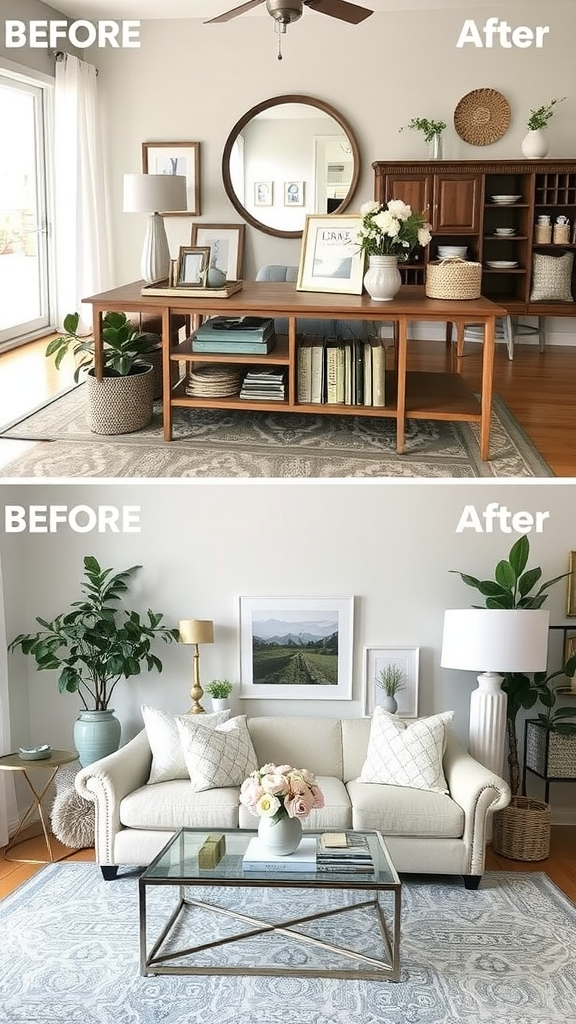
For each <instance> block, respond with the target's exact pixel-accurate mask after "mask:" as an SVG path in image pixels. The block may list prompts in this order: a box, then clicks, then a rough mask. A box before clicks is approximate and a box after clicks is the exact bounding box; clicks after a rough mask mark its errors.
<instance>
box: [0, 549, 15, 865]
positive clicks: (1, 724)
mask: <svg viewBox="0 0 576 1024" xmlns="http://www.w3.org/2000/svg"><path fill="white" fill-rule="evenodd" d="M9 753H10V705H9V700H8V655H7V652H6V624H5V617H4V586H3V582H2V565H1V563H0V754H9ZM12 774H13V773H12V772H0V846H6V843H7V842H8V831H9V825H10V822H11V821H15V819H16V800H15V796H14V782H13V779H12Z"/></svg>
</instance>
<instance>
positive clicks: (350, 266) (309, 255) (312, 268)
mask: <svg viewBox="0 0 576 1024" xmlns="http://www.w3.org/2000/svg"><path fill="white" fill-rule="evenodd" d="M361 223H362V220H361V217H360V216H354V215H350V216H347V215H346V214H342V215H334V214H333V215H332V216H326V215H324V214H316V213H310V214H308V215H307V216H306V223H305V226H304V233H303V236H302V248H301V252H300V265H299V268H298V280H297V283H296V288H297V289H298V290H299V291H309V292H341V293H343V294H348V295H361V294H362V286H363V277H364V253H363V252H362V250H361V249H360V247H359V245H358V241H357V231H358V228H359V227H360V225H361Z"/></svg>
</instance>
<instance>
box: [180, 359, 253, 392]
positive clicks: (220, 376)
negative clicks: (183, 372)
mask: <svg viewBox="0 0 576 1024" xmlns="http://www.w3.org/2000/svg"><path fill="white" fill-rule="evenodd" d="M242 377H243V370H238V369H234V368H233V367H231V366H217V365H212V364H208V365H207V366H200V367H199V368H198V369H196V370H191V371H190V374H189V376H188V381H187V383H186V394H187V395H190V396H191V397H192V398H226V397H228V396H229V395H239V394H240V387H241V384H242Z"/></svg>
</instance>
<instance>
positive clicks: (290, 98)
mask: <svg viewBox="0 0 576 1024" xmlns="http://www.w3.org/2000/svg"><path fill="white" fill-rule="evenodd" d="M283 103H301V104H303V105H305V106H307V107H316V108H317V109H318V110H321V111H322V113H324V114H328V116H329V117H331V118H333V120H334V121H336V123H337V124H338V125H339V126H340V128H341V129H342V131H343V132H344V133H345V135H346V136H347V138H348V141H349V142H350V147H351V150H352V159H353V173H352V180H351V182H350V188H349V189H348V192H347V194H346V197H345V198H344V199H343V200H342V202H341V203H340V205H339V206H338V207H337V208H336V209H335V210H334V211H333V212H334V213H343V212H344V210H345V209H346V207H347V206H348V205H349V203H350V202H351V201H352V198H353V196H354V192H355V191H356V187H357V185H358V178H359V176H360V151H359V149H358V143H357V142H356V139H355V137H354V133H353V131H352V129H351V127H350V125H349V124H348V122H347V121H346V120H345V118H343V117H342V115H341V114H339V113H338V111H337V110H335V109H334V107H331V106H330V104H329V103H325V102H324V101H323V100H317V99H313V97H311V96H299V95H287V96H273V97H272V99H269V100H263V101H262V103H257V104H256V106H255V107H251V109H250V110H248V111H247V112H246V113H245V114H244V115H243V116H242V117H241V118H240V120H239V121H237V122H236V124H235V125H234V127H233V128H232V131H231V132H230V134H229V136H228V138H227V139H226V145H225V146H224V152H223V153H222V180H223V182H224V189H225V192H226V195H227V196H228V199H229V200H230V202H231V203H232V205H233V206H234V207H235V209H236V210H237V211H238V213H239V214H240V216H241V217H242V219H243V220H245V221H246V222H247V223H248V224H251V225H252V227H254V228H257V229H258V231H264V232H265V233H266V234H267V235H275V236H276V237H277V238H301V236H302V233H303V231H304V228H303V227H302V229H301V230H300V231H283V230H282V229H281V228H275V227H272V226H271V225H269V224H264V223H263V222H262V221H260V220H258V219H257V218H256V217H254V216H253V215H252V214H251V213H248V210H247V209H246V207H245V206H243V205H242V203H241V202H240V200H239V199H238V196H237V195H236V193H235V191H234V188H233V187H232V179H231V177H230V156H231V153H232V147H233V146H234V143H235V142H236V139H237V137H238V135H239V134H240V132H241V131H242V129H243V128H244V127H245V125H247V124H248V122H249V121H251V120H252V118H253V117H256V115H257V114H261V113H262V111H263V110H268V109H269V108H270V107H277V106H280V104H283Z"/></svg>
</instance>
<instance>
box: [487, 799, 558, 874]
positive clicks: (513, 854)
mask: <svg viewBox="0 0 576 1024" xmlns="http://www.w3.org/2000/svg"><path fill="white" fill-rule="evenodd" d="M550 826H551V809H550V804H544V803H541V801H539V800H530V799H529V798H528V797H525V796H513V797H512V799H511V801H510V803H509V804H508V807H505V808H504V810H502V811H496V813H495V814H494V825H493V834H492V849H493V850H494V852H495V853H499V854H501V856H502V857H508V858H509V859H510V860H526V861H531V860H545V859H546V857H547V856H548V854H549V853H550Z"/></svg>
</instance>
